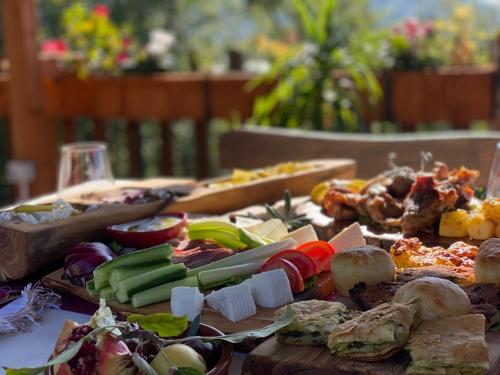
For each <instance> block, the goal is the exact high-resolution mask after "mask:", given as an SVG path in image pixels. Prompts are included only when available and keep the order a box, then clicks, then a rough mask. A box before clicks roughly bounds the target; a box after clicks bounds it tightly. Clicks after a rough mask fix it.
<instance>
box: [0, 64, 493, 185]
mask: <svg viewBox="0 0 500 375" xmlns="http://www.w3.org/2000/svg"><path fill="white" fill-rule="evenodd" d="M496 75H497V70H496V68H495V67H485V68H481V69H475V70H473V71H468V72H464V71H463V70H462V71H456V70H449V69H448V70H441V71H437V72H398V73H391V74H389V75H384V76H383V78H381V82H382V86H383V88H384V100H383V101H382V102H381V103H379V105H378V106H377V107H376V108H374V109H369V108H366V110H365V118H366V120H367V122H370V121H374V120H389V121H394V122H398V123H400V124H401V125H402V130H404V131H411V130H414V129H415V124H417V123H418V122H430V121H438V120H447V121H450V122H452V123H453V124H455V125H456V126H457V127H458V128H464V127H466V125H467V124H468V123H469V122H471V121H473V120H478V119H484V120H492V119H493V118H494V98H495V84H494V82H495V78H496ZM251 78H252V76H251V75H250V74H245V73H229V74H224V75H210V74H204V73H167V74H159V75H151V76H128V75H126V76H121V77H89V78H87V79H85V80H81V79H78V78H76V77H73V76H59V77H57V76H54V77H44V78H43V80H42V81H43V107H44V111H43V112H44V115H45V116H46V118H47V119H48V121H50V122H52V121H62V122H63V124H64V128H65V131H64V134H65V136H64V141H65V142H71V141H74V140H75V129H76V125H75V124H76V121H77V120H78V119H79V118H80V117H82V116H85V117H88V118H91V119H93V120H94V122H95V127H94V134H93V135H94V138H95V139H97V140H106V139H105V138H106V131H105V126H106V122H107V120H109V119H114V118H122V119H125V120H126V121H127V142H128V148H129V150H130V152H129V155H130V157H129V164H130V174H131V176H134V177H137V176H140V175H141V159H140V158H141V156H140V155H141V154H140V152H139V148H140V137H139V123H140V121H141V120H146V119H148V120H149V119H155V120H158V121H159V122H160V124H161V129H162V133H161V134H162V139H163V149H162V158H161V159H162V164H161V173H162V174H167V175H168V174H171V172H172V144H171V141H172V136H171V124H172V122H174V121H176V120H179V119H185V118H187V119H191V120H192V121H193V122H194V124H195V140H194V147H195V148H196V154H197V157H196V160H197V170H198V173H197V174H198V177H206V176H208V174H209V164H208V160H209V158H208V131H209V124H210V121H211V119H213V118H234V117H235V116H236V117H237V118H238V119H239V120H241V121H243V120H245V119H247V118H249V117H250V115H251V110H252V106H253V102H254V100H255V97H256V96H257V95H260V94H262V93H265V92H267V91H268V90H269V88H270V86H267V87H260V88H258V89H257V90H254V91H252V92H250V91H249V90H247V89H246V85H247V83H248V81H249V80H250V79H251ZM8 84H9V79H8V76H6V75H3V76H0V116H1V117H7V118H8V117H9V113H8V111H9V110H8V108H9V98H8V90H7V85H8ZM26 137H43V130H41V131H40V133H39V134H26ZM108 141H112V140H108ZM12 156H13V157H16V155H12Z"/></svg>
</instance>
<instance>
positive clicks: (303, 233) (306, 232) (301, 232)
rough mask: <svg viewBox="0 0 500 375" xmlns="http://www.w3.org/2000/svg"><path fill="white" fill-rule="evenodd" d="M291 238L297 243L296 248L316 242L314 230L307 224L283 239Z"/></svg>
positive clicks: (316, 235)
mask: <svg viewBox="0 0 500 375" xmlns="http://www.w3.org/2000/svg"><path fill="white" fill-rule="evenodd" d="M287 238H292V239H294V240H295V242H296V243H297V244H296V246H300V245H302V244H304V243H306V242H311V241H317V240H318V234H317V233H316V231H315V230H314V227H313V226H312V224H307V225H305V226H303V227H300V228H299V229H296V230H294V231H293V232H290V233H288V234H287V235H286V236H285V237H283V239H287Z"/></svg>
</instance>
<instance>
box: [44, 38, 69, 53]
mask: <svg viewBox="0 0 500 375" xmlns="http://www.w3.org/2000/svg"><path fill="white" fill-rule="evenodd" d="M67 51H68V45H67V44H66V42H65V41H64V40H62V39H46V40H44V41H43V42H42V52H45V53H48V54H53V55H62V54H64V53H65V52H67Z"/></svg>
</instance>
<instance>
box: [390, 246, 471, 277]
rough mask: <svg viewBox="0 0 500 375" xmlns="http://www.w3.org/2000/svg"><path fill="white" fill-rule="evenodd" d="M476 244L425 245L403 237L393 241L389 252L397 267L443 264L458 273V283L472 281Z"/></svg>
mask: <svg viewBox="0 0 500 375" xmlns="http://www.w3.org/2000/svg"><path fill="white" fill-rule="evenodd" d="M477 251H478V248H477V246H473V245H469V244H466V243H465V242H462V241H458V242H455V243H453V244H452V245H451V246H450V247H448V249H445V248H444V247H440V246H436V247H427V246H424V245H423V244H422V242H421V241H420V240H419V239H418V238H416V237H412V238H405V239H402V240H398V241H396V242H394V244H393V245H392V246H391V250H390V254H391V257H392V259H393V260H394V263H395V264H396V266H397V267H398V268H414V267H426V266H432V265H436V266H437V265H439V266H445V267H448V268H450V269H451V270H452V271H454V272H457V273H458V274H460V275H461V276H462V277H461V280H460V284H467V283H471V282H473V281H474V272H473V268H474V259H475V258H476V253H477Z"/></svg>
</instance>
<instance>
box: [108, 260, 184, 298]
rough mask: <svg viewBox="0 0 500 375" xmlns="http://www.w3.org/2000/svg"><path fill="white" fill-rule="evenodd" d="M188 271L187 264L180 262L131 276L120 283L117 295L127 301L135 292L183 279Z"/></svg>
mask: <svg viewBox="0 0 500 375" xmlns="http://www.w3.org/2000/svg"><path fill="white" fill-rule="evenodd" d="M186 273H187V268H186V266H185V265H184V264H183V263H178V264H173V265H169V266H164V267H160V268H158V269H156V270H153V271H149V272H146V273H143V274H140V275H137V276H133V277H130V278H128V279H125V280H122V281H120V282H119V283H118V289H117V291H116V297H117V298H118V301H120V302H121V303H124V302H127V301H128V300H129V299H130V298H131V297H132V296H133V295H134V294H137V293H139V292H142V291H143V290H146V289H150V288H153V287H155V286H157V285H160V284H163V283H166V282H169V281H174V280H179V279H183V278H185V277H186Z"/></svg>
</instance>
